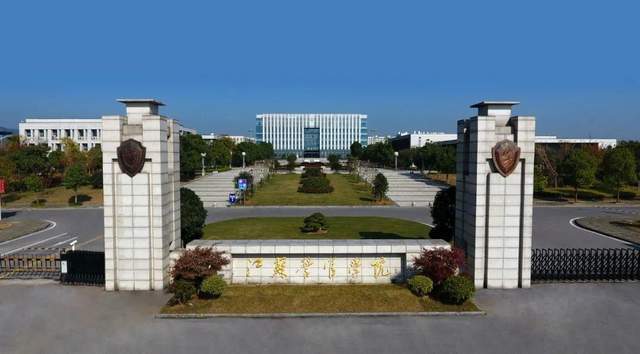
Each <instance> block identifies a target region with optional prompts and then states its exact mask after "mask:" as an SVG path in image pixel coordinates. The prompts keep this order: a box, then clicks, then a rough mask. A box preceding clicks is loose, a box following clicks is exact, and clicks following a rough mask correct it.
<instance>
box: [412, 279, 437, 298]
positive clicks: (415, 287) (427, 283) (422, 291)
mask: <svg viewBox="0 0 640 354" xmlns="http://www.w3.org/2000/svg"><path fill="white" fill-rule="evenodd" d="M407 285H408V286H409V290H411V292H412V293H414V294H416V295H417V296H427V295H429V293H430V292H431V290H433V281H432V280H431V279H429V277H425V276H424V275H414V276H413V277H411V278H410V279H409V281H408V282H407Z"/></svg>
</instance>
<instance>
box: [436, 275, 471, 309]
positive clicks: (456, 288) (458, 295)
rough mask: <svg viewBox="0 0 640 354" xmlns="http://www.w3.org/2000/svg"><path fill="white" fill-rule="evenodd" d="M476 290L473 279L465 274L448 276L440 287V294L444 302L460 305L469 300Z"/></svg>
mask: <svg viewBox="0 0 640 354" xmlns="http://www.w3.org/2000/svg"><path fill="white" fill-rule="evenodd" d="M475 291H476V287H475V286H474V285H473V281H472V280H471V279H470V278H468V277H466V276H463V275H454V276H452V277H449V278H447V279H446V280H445V281H444V282H442V284H441V285H440V287H439V289H438V296H439V297H440V300H442V302H445V303H448V304H456V305H460V304H462V303H463V302H465V301H467V300H469V299H470V298H471V297H472V296H473V294H474V293H475Z"/></svg>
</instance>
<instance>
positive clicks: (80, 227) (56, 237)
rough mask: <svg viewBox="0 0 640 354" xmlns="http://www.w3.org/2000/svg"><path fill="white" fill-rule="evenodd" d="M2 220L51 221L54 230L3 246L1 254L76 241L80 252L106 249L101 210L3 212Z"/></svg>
mask: <svg viewBox="0 0 640 354" xmlns="http://www.w3.org/2000/svg"><path fill="white" fill-rule="evenodd" d="M2 218H3V220H4V219H5V218H6V219H7V220H20V219H40V220H49V221H51V227H49V228H48V229H46V230H44V231H40V232H37V233H34V234H31V235H27V236H23V237H20V238H17V239H13V240H10V241H6V242H2V243H0V254H2V255H5V254H11V253H16V252H19V251H21V250H22V249H25V248H64V247H67V248H69V244H70V243H71V242H73V241H77V244H76V247H77V249H85V250H95V251H101V250H103V249H104V241H103V240H104V237H103V234H104V222H103V213H102V209H98V208H93V209H90V208H83V209H39V210H10V211H4V210H3V212H2Z"/></svg>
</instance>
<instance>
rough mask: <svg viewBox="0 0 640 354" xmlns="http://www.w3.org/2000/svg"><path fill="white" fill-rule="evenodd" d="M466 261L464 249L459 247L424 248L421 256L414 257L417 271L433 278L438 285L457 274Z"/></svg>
mask: <svg viewBox="0 0 640 354" xmlns="http://www.w3.org/2000/svg"><path fill="white" fill-rule="evenodd" d="M464 262H465V258H464V251H462V250H461V249H459V248H453V249H450V250H448V249H445V248H438V249H434V250H427V249H423V250H422V253H420V256H418V257H416V258H414V259H413V265H414V270H415V271H416V273H417V274H422V275H424V276H427V277H429V278H431V280H433V282H434V283H435V284H436V285H438V284H440V283H442V282H443V281H444V280H445V279H447V278H449V277H451V276H453V275H454V274H456V272H458V270H459V269H460V268H462V267H463V266H464Z"/></svg>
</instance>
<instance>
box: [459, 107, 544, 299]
mask: <svg viewBox="0 0 640 354" xmlns="http://www.w3.org/2000/svg"><path fill="white" fill-rule="evenodd" d="M516 104H518V102H502V101H499V102H487V101H484V102H480V103H478V104H475V105H473V106H471V107H473V108H477V109H478V115H477V116H475V117H472V118H469V119H465V120H460V121H458V144H457V180H456V188H457V189H456V230H455V244H456V246H458V247H461V248H463V249H464V250H465V252H466V255H467V265H468V270H469V272H470V273H471V275H472V276H473V279H474V282H475V285H476V287H478V288H481V287H484V288H517V287H523V288H527V287H529V286H530V283H531V281H530V279H531V237H532V216H533V163H534V161H533V160H534V155H535V146H534V144H535V118H534V117H523V116H513V117H512V116H511V107H512V106H513V105H516Z"/></svg>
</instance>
